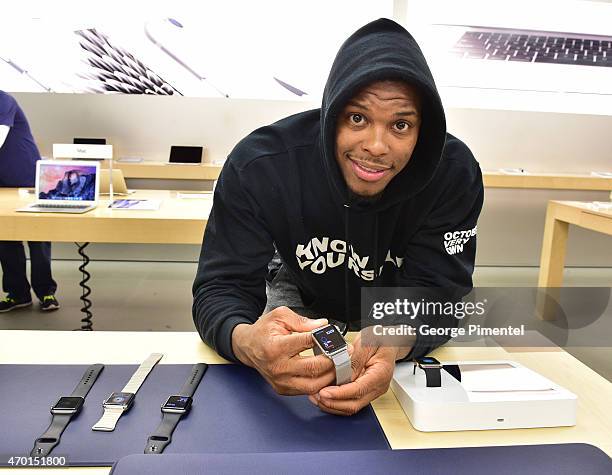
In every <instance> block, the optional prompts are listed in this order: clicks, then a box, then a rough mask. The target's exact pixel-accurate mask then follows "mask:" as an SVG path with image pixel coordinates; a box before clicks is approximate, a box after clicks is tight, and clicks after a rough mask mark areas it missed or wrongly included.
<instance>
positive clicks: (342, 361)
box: [332, 348, 353, 386]
mask: <svg viewBox="0 0 612 475" xmlns="http://www.w3.org/2000/svg"><path fill="white" fill-rule="evenodd" d="M332 361H333V362H334V366H335V367H336V384H337V385H338V386H340V385H342V384H347V383H350V382H351V379H352V378H353V367H352V366H351V357H350V356H349V352H348V349H347V348H345V349H344V350H343V351H341V352H340V353H338V354H336V355H334V356H333V357H332Z"/></svg>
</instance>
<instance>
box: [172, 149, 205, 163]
mask: <svg viewBox="0 0 612 475" xmlns="http://www.w3.org/2000/svg"><path fill="white" fill-rule="evenodd" d="M203 150H204V147H186V146H182V145H172V147H170V160H169V162H170V163H172V164H173V165H199V164H201V163H202V152H203Z"/></svg>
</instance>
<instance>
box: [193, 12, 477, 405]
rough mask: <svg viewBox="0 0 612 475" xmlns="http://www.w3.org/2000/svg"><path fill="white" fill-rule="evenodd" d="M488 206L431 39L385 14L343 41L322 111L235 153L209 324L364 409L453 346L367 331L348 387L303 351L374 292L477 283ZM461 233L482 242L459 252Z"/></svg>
mask: <svg viewBox="0 0 612 475" xmlns="http://www.w3.org/2000/svg"><path fill="white" fill-rule="evenodd" d="M482 202H483V185H482V176H481V172H480V168H479V166H478V163H477V162H476V160H475V159H474V157H473V156H472V154H471V152H470V151H469V149H468V148H467V146H466V145H465V144H463V143H462V142H461V141H460V140H458V139H456V138H455V137H453V136H452V135H450V134H447V133H446V124H445V118H444V111H443V108H442V104H441V102H440V97H439V95H438V93H437V90H436V87H435V84H434V81H433V78H432V77H431V73H430V71H429V69H428V67H427V63H426V61H425V58H424V57H423V55H422V53H421V51H420V49H419V47H418V45H417V44H416V42H415V41H414V39H413V38H412V36H411V35H410V34H409V33H408V32H407V31H406V30H405V29H404V28H402V27H401V26H400V25H398V24H397V23H395V22H393V21H391V20H386V19H381V20H377V21H374V22H372V23H370V24H368V25H366V26H364V27H363V28H361V29H360V30H358V31H357V32H356V33H354V34H353V35H352V36H351V37H350V38H349V39H348V40H347V41H346V42H345V43H344V44H343V46H342V47H341V48H340V51H339V52H338V55H337V56H336V59H335V61H334V63H333V66H332V69H331V72H330V75H329V79H328V81H327V84H326V87H325V91H324V95H323V104H322V107H321V109H320V110H319V109H317V110H313V111H308V112H304V113H300V114H296V115H293V116H291V117H288V118H286V119H283V120H281V121H279V122H277V123H275V124H273V125H270V126H267V127H263V128H261V129H258V130H256V131H255V132H253V133H251V134H250V135H249V136H247V137H246V138H245V139H243V140H242V141H241V142H240V143H239V144H238V145H237V146H236V147H235V148H234V150H233V151H232V152H231V154H230V156H229V157H228V159H227V161H226V163H225V165H224V167H223V170H222V172H221V176H220V177H219V180H218V182H217V186H216V190H215V196H214V205H213V208H212V211H211V214H210V218H209V221H208V225H207V228H206V233H205V237H204V242H203V245H202V253H201V256H200V263H199V268H198V273H197V275H196V278H195V282H194V286H193V292H194V303H193V317H194V321H195V323H196V326H197V329H198V331H199V333H200V335H201V336H202V338H203V339H204V341H206V342H207V343H209V344H210V345H211V346H212V347H213V348H215V349H216V350H217V351H218V352H219V353H220V354H221V355H222V356H223V357H225V358H227V359H229V360H233V361H239V362H242V363H244V364H246V365H249V366H252V367H254V368H256V369H257V370H258V371H259V372H260V373H261V374H262V375H263V376H264V377H265V378H266V379H267V380H268V381H269V382H270V384H272V386H273V387H274V389H275V390H276V391H277V392H279V393H281V394H308V395H309V398H310V400H311V402H312V403H313V404H316V405H317V406H318V407H319V408H321V409H322V410H324V411H326V412H330V413H332V414H339V415H350V414H354V413H355V412H357V411H359V410H360V409H361V408H363V407H364V406H366V405H367V404H368V403H369V402H370V401H372V400H373V399H375V398H376V397H378V396H380V395H381V394H383V393H384V392H385V391H386V390H387V388H388V387H389V383H390V380H391V378H392V375H393V369H394V366H395V362H396V361H398V360H401V359H406V358H408V359H412V358H417V357H421V356H424V355H425V354H427V353H429V352H430V351H431V350H433V349H434V348H435V347H436V346H439V345H440V344H441V343H442V342H443V341H446V340H443V341H439V340H433V339H428V338H426V337H421V336H419V335H417V336H416V340H415V339H414V338H413V339H412V340H410V339H409V340H406V341H405V342H402V343H401V344H398V345H382V344H381V345H379V346H376V345H371V344H364V338H363V337H364V335H365V334H366V332H367V329H362V330H361V331H360V332H359V333H358V334H357V336H356V338H355V339H354V340H353V344H352V347H351V349H350V352H351V355H352V366H353V376H352V382H350V383H348V384H345V385H342V386H335V385H334V379H335V372H334V366H333V363H332V362H331V361H330V360H329V359H328V358H326V357H325V356H322V355H319V356H310V357H306V356H301V355H300V353H301V352H302V351H303V350H305V349H307V348H311V347H312V346H313V343H312V337H311V335H310V331H312V330H313V329H315V328H317V327H319V326H321V325H323V324H325V323H326V322H327V320H325V319H324V320H320V319H317V320H314V319H310V318H307V317H321V316H323V317H327V319H328V320H331V319H333V320H334V321H338V322H343V323H341V324H342V325H343V326H347V327H350V328H351V329H359V326H360V289H361V288H362V287H369V286H386V287H444V288H455V287H456V288H470V287H471V286H472V272H473V268H474V257H475V252H476V238H475V232H476V221H477V219H478V216H479V214H480V210H481V208H482ZM456 231H466V233H465V234H464V236H468V235H469V236H470V237H468V238H465V242H462V248H461V250H460V251H459V250H458V248H455V249H453V250H452V251H450V250H448V249H447V247H446V246H445V244H448V242H449V234H448V233H451V234H450V237H452V235H453V233H455V232H456ZM275 249H276V250H277V252H278V254H279V256H280V259H281V262H282V265H281V267H280V269H277V268H276V267H275V266H274V260H272V262H271V259H272V258H273V255H274V253H275ZM269 264H270V265H269ZM274 271H276V273H274ZM267 273H269V274H270V275H268V276H267ZM266 276H267V277H268V280H269V281H270V282H269V284H268V287H269V289H268V298H266V284H265V282H266ZM279 283H280V285H279ZM279 288H280V290H281V291H282V292H281V293H282V294H284V298H285V302H286V303H285V305H286V306H280V307H277V305H278V304H282V303H283V296H282V295H281V296H279V295H278V292H275V290H279ZM292 289H293V291H292ZM266 302H267V304H268V305H267V306H266ZM287 306H289V307H291V308H292V309H293V310H291V309H289V308H287ZM274 307H277V308H274ZM262 313H263V315H262ZM260 315H261V317H260Z"/></svg>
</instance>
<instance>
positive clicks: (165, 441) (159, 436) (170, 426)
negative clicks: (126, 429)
mask: <svg viewBox="0 0 612 475" xmlns="http://www.w3.org/2000/svg"><path fill="white" fill-rule="evenodd" d="M207 369H208V365H207V364H205V363H198V364H196V365H194V366H193V369H192V370H191V374H190V375H189V377H188V378H187V381H186V382H185V384H184V385H183V387H182V389H181V392H180V394H178V395H179V396H188V397H191V396H193V394H194V393H195V391H196V389H197V388H198V384H200V381H201V380H202V376H204V373H206V370H207ZM181 417H183V414H179V413H171V412H163V411H162V421H161V423H160V424H159V426H157V429H155V432H153V435H151V436H149V438H148V439H147V445H146V447H145V449H144V453H145V454H161V453H162V452H163V451H164V449H165V448H166V447H167V446H168V445H169V444H170V442H172V434H173V432H174V429H176V426H177V425H178V423H179V421H180V420H181Z"/></svg>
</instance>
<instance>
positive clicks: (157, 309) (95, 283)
mask: <svg viewBox="0 0 612 475" xmlns="http://www.w3.org/2000/svg"><path fill="white" fill-rule="evenodd" d="M78 266H79V262H77V261H67V260H57V261H54V262H53V271H54V277H55V279H56V280H57V282H58V284H59V289H58V293H57V296H58V299H59V300H60V303H61V306H62V308H61V309H60V310H58V311H56V312H51V313H43V312H40V311H39V310H38V308H37V307H36V306H34V307H32V308H27V309H20V310H16V311H13V312H10V313H5V314H0V329H37V330H72V329H77V328H79V327H80V325H81V322H80V318H81V313H80V311H79V309H80V308H81V301H80V300H79V296H80V294H81V289H80V287H79V281H80V279H81V274H80V272H79V271H78ZM196 268H197V264H196V263H174V262H126V261H92V262H91V263H90V264H89V267H88V269H89V271H90V272H91V280H90V281H89V285H90V287H91V289H92V294H91V296H90V298H91V300H92V302H93V306H92V309H91V310H92V312H93V314H94V316H93V325H94V329H95V330H132V331H191V330H193V329H194V326H193V322H192V318H191V301H192V298H191V284H192V282H193V277H194V275H195V272H196ZM537 274H538V269H537V268H531V267H526V268H516V267H479V268H477V269H476V272H475V273H474V285H475V286H487V287H491V286H500V287H503V286H508V287H513V286H535V285H536V283H537ZM565 284H566V285H568V286H594V287H602V286H607V287H611V286H612V269H610V268H589V269H584V268H570V269H566V274H565ZM568 351H570V352H571V353H572V354H573V355H574V356H576V357H577V358H578V359H580V360H581V361H583V362H584V363H585V364H587V365H588V366H590V367H591V368H592V369H594V370H595V371H597V372H599V373H600V374H602V375H603V376H604V377H606V378H607V379H608V380H610V381H612V348H598V349H595V348H579V349H569V350H568Z"/></svg>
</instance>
